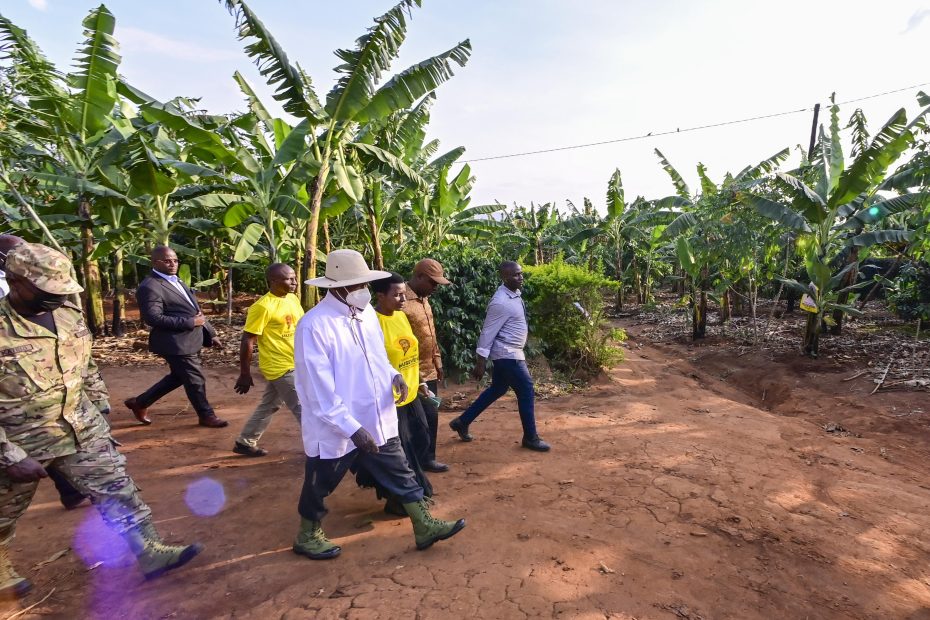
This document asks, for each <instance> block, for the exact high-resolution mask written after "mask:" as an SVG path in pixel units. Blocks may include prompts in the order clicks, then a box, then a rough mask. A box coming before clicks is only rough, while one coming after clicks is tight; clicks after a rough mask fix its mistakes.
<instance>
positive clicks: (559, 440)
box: [13, 337, 930, 620]
mask: <svg viewBox="0 0 930 620" xmlns="http://www.w3.org/2000/svg"><path fill="white" fill-rule="evenodd" d="M630 347H631V350H630V352H628V355H627V361H626V363H624V364H622V365H621V366H620V367H619V368H617V369H616V370H615V371H613V372H612V373H611V376H610V378H609V380H604V381H602V382H601V383H600V384H598V385H595V386H593V387H591V388H590V389H589V390H587V391H585V392H583V393H580V394H575V395H572V396H568V397H562V398H558V399H553V400H548V401H543V402H540V403H538V417H539V419H540V430H541V434H542V436H543V437H544V438H545V439H547V440H548V441H550V442H551V443H552V444H553V451H552V452H551V453H549V454H536V453H531V452H527V451H525V450H521V449H520V448H519V447H518V443H517V440H518V439H519V420H518V418H517V415H516V411H515V403H514V401H513V399H512V398H507V399H505V400H502V401H499V402H498V403H497V404H496V405H495V406H494V407H493V408H492V409H490V410H489V411H488V412H486V413H485V414H484V415H483V416H482V418H480V419H479V421H478V423H476V424H475V425H474V426H473V427H472V430H473V433H474V434H475V435H476V436H477V440H476V441H475V442H473V443H471V444H462V443H460V442H458V441H457V440H456V439H454V437H453V435H452V433H451V431H448V430H447V427H446V426H445V424H446V422H447V421H448V420H449V419H450V418H451V416H452V415H454V414H452V413H449V412H444V413H443V420H442V423H443V427H442V430H441V432H440V457H441V458H442V459H444V460H446V461H448V462H449V463H450V464H451V465H452V471H451V472H449V473H447V474H437V475H434V476H433V483H434V486H435V487H436V491H437V496H436V500H437V507H436V512H437V514H439V515H441V516H449V517H451V516H455V517H459V516H464V517H466V518H467V520H468V527H467V528H466V529H465V531H464V532H462V534H460V535H458V536H457V537H455V538H454V539H452V540H450V541H447V542H444V543H440V544H437V545H436V546H435V547H433V548H432V549H430V550H429V551H426V552H423V553H418V552H416V551H415V550H414V548H413V539H412V533H411V531H410V527H409V523H408V522H407V521H405V520H392V519H389V518H387V517H386V516H385V515H384V514H383V513H382V512H381V511H380V506H379V504H378V503H376V502H375V500H374V496H373V493H372V492H371V491H366V490H362V489H359V488H357V487H356V486H355V484H354V481H353V480H351V479H349V478H347V479H346V480H345V481H344V483H343V484H342V486H341V487H340V488H339V489H338V490H337V492H336V493H335V495H334V496H333V497H332V499H331V501H330V508H331V513H330V516H329V517H328V519H327V522H326V527H327V532H328V533H329V534H330V535H331V537H332V538H334V539H336V540H337V542H338V543H339V544H340V545H342V547H343V555H342V556H341V557H340V558H339V559H337V560H334V561H329V562H311V561H308V560H305V559H302V558H299V557H297V556H295V555H294V554H292V553H291V551H290V544H291V541H292V538H293V535H294V533H295V530H296V526H297V515H296V501H297V495H298V493H299V490H300V482H301V476H302V457H301V449H300V439H299V434H298V429H297V425H296V424H295V422H294V420H293V419H292V418H291V417H290V416H289V414H287V413H285V412H281V413H280V414H279V416H278V418H277V419H276V420H275V422H274V423H273V425H272V427H271V429H270V431H269V433H268V435H267V436H266V441H265V442H264V445H265V447H267V448H268V449H270V450H271V451H272V454H271V455H270V456H269V457H268V458H265V459H258V460H246V459H242V458H239V457H235V456H234V455H232V454H231V453H230V452H229V448H230V447H231V446H232V442H233V439H234V437H235V435H236V432H237V431H238V429H239V427H240V426H241V424H242V422H243V421H244V419H245V417H246V416H247V415H248V414H249V413H250V411H251V407H252V406H254V404H255V403H256V401H257V399H258V394H255V395H254V396H253V395H249V396H247V397H239V396H237V395H235V394H234V393H232V390H231V389H230V387H231V385H232V383H233V381H234V377H235V370H234V369H216V368H214V369H210V371H209V380H210V382H211V383H210V388H211V396H212V399H213V400H214V403H215V405H216V406H217V409H218V411H219V413H220V414H221V415H222V416H223V417H226V418H228V419H230V420H231V422H232V424H231V426H230V427H229V428H228V429H223V430H219V431H217V430H209V429H200V428H198V427H196V426H194V425H193V421H194V416H193V414H192V413H191V412H190V410H189V409H186V402H185V401H184V400H183V395H182V394H181V393H180V392H178V393H176V394H174V395H172V396H171V397H170V398H169V399H167V400H165V401H164V402H163V403H161V404H160V405H159V407H158V408H157V410H156V411H155V414H156V415H155V424H154V425H153V426H151V427H140V426H136V425H134V424H132V423H131V422H130V418H129V416H128V415H126V414H125V412H123V411H119V413H117V414H116V415H115V416H114V418H113V421H114V426H115V436H116V437H117V438H118V439H119V441H121V442H122V443H123V444H124V448H123V449H124V452H125V453H126V454H127V455H128V458H129V468H130V471H131V472H132V473H133V475H134V477H135V478H136V480H137V481H138V483H139V484H140V486H141V487H142V489H143V494H144V496H145V498H146V499H147V501H148V502H149V503H150V504H151V505H152V508H153V510H154V512H155V515H156V519H157V520H158V521H159V526H160V528H161V529H162V531H163V534H164V535H165V536H166V537H167V538H169V539H172V540H181V539H183V540H190V539H195V538H196V539H199V540H201V541H203V542H204V543H206V545H207V549H206V551H205V552H204V553H203V554H202V555H201V556H200V557H199V558H198V559H197V560H195V561H194V562H193V563H192V564H191V565H189V566H188V567H186V568H184V569H183V570H180V571H178V572H177V573H176V574H172V575H169V576H167V577H165V578H162V579H160V580H158V581H154V582H151V583H145V582H143V581H142V580H141V578H140V576H139V573H138V572H137V570H136V569H135V567H134V565H133V563H132V560H131V558H129V557H128V556H127V555H126V551H125V548H124V547H123V546H122V544H121V543H120V542H119V541H113V540H112V538H110V537H109V535H108V534H107V533H106V531H105V530H103V529H102V526H101V524H100V523H99V518H98V517H97V516H96V513H95V512H94V511H93V510H92V509H87V508H84V509H80V510H77V511H75V512H70V513H66V512H63V511H62V510H61V508H60V507H59V506H58V504H57V502H56V500H55V496H54V489H53V488H52V486H51V485H50V484H43V485H42V487H41V489H40V492H39V495H38V497H37V499H36V501H35V502H34V504H33V506H32V508H31V509H30V510H29V512H28V513H27V515H26V516H25V518H24V519H23V520H22V521H21V524H20V529H19V533H18V536H17V538H16V540H15V542H14V544H13V557H14V559H15V561H16V563H17V565H18V566H19V567H20V568H21V569H22V570H21V572H25V573H27V574H28V575H29V577H30V578H31V579H33V581H34V583H35V586H36V587H35V590H34V592H33V593H32V594H31V595H30V596H29V597H28V598H27V599H26V600H25V601H23V605H24V606H25V605H29V604H32V603H34V602H36V601H39V600H40V599H41V598H42V597H43V596H45V595H46V594H47V593H48V592H49V591H50V590H51V589H52V588H54V589H55V591H54V593H53V594H52V595H51V597H50V598H48V599H47V600H46V601H45V602H44V603H42V604H41V605H39V606H37V607H36V608H35V609H34V610H33V613H40V614H41V616H42V617H61V618H65V617H67V618H74V617H92V618H115V617H131V618H136V619H142V618H212V617H251V618H282V619H287V620H297V619H300V618H307V619H309V618H320V619H322V618H401V617H408V618H410V617H416V618H420V619H427V618H444V619H448V618H469V617H479V618H537V617H543V618H549V617H559V618H640V619H643V618H657V619H663V618H690V619H692V620H697V619H698V618H705V619H710V618H740V619H748V618H910V619H915V620H916V619H918V618H930V563H928V557H930V555H928V548H927V547H928V538H927V535H926V532H927V531H928V529H930V480H928V476H927V473H928V469H930V466H928V465H927V463H928V460H927V456H928V453H930V450H928V447H930V438H928V436H927V433H926V431H925V430H924V431H923V432H922V434H914V433H910V432H905V431H908V429H910V430H913V428H918V427H920V425H922V426H923V428H924V429H925V428H926V426H927V418H926V417H925V416H924V417H921V415H922V413H920V412H919V410H918V414H915V416H916V417H913V418H909V422H908V424H910V425H911V426H910V427H908V428H907V429H905V428H900V427H899V425H898V422H896V420H899V418H896V417H895V415H894V411H892V409H891V408H892V407H895V408H897V407H899V406H901V405H900V403H899V402H898V401H901V399H902V397H901V396H896V395H893V394H891V395H883V394H878V395H876V396H874V397H871V399H867V398H866V396H865V395H866V394H868V391H869V388H868V386H862V385H855V382H852V383H843V382H841V379H842V377H841V376H838V375H835V374H834V375H830V374H823V373H821V374H815V375H803V374H798V375H797V376H794V375H792V374H791V369H790V368H787V367H786V366H785V365H783V364H782V365H779V362H778V361H774V362H771V363H768V362H767V361H766V360H765V359H764V356H759V357H757V359H752V358H751V356H747V358H741V359H733V358H732V357H725V356H721V355H720V354H717V358H716V359H704V360H702V359H699V358H701V356H706V355H708V352H701V351H689V350H687V349H684V348H682V347H678V348H665V347H653V346H650V345H645V344H643V343H641V342H638V341H637V340H636V338H635V337H634V338H633V339H632V340H631V342H630ZM726 364H730V366H731V368H729V369H728V370H725V371H723V372H720V368H721V367H723V366H725V365H726ZM698 366H701V368H702V370H697V369H696V368H697V367H698ZM753 373H755V374H753ZM159 374H160V372H159V369H157V368H145V369H135V368H133V369H128V368H113V367H111V368H106V369H105V377H106V379H107V383H108V385H109V386H110V388H111V391H112V396H113V402H114V403H118V402H121V401H122V400H123V399H124V398H125V397H127V396H129V395H130V394H131V393H135V392H136V391H137V390H138V389H139V388H141V387H143V386H145V385H148V384H149V383H150V382H151V381H153V380H154V379H155V378H157V376H159ZM730 375H733V376H734V377H738V376H743V379H744V380H743V382H742V383H740V384H738V385H732V383H733V382H732V381H731V380H728V377H729V376H730ZM789 381H793V382H794V383H793V384H788V382H789ZM765 382H768V384H766V383H765ZM828 383H829V386H831V387H830V389H831V390H833V391H834V392H835V393H837V394H839V393H841V392H842V393H843V396H842V397H839V396H837V397H835V398H832V399H826V398H824V397H822V395H821V394H822V391H823V386H825V385H827V384H828ZM786 384H787V385H786ZM765 385H769V387H767V388H766V387H764V386H765ZM221 386H225V387H223V388H221ZM753 386H756V387H758V390H757V391H758V392H759V393H760V394H756V395H755V396H753V395H752V393H753ZM779 386H781V387H779ZM782 388H784V389H785V390H787V396H786V397H781V396H780V397H779V398H780V401H779V402H778V403H776V402H775V400H776V399H775V398H774V396H768V394H774V393H775V392H776V391H778V390H779V389H782ZM468 389H473V388H468ZM847 392H848V394H847ZM762 394H764V395H766V400H767V402H766V401H765V400H760V395H762ZM925 396H926V395H925V394H919V395H914V394H911V395H908V397H907V399H908V400H907V402H909V403H910V404H911V405H913V404H914V403H917V404H920V403H922V402H924V401H923V399H924V397H925ZM844 399H845V400H844ZM895 399H898V400H897V401H896V400H895ZM756 401H758V402H756ZM753 402H755V404H756V405H758V406H752V405H751V404H748V403H753ZM791 403H794V406H795V409H794V410H789V409H787V408H786V407H787V406H788V405H790V404H791ZM896 403H897V404H896ZM852 405H856V406H857V407H858V409H855V408H851V406H852ZM760 407H763V408H760ZM764 407H768V408H770V409H772V411H771V412H770V411H766V410H765V409H764ZM779 407H781V408H782V410H779ZM846 410H851V411H854V412H856V415H857V416H858V417H855V416H853V417H852V418H846V417H842V418H840V419H839V420H838V421H840V422H842V425H843V426H845V427H846V428H847V429H849V430H850V431H853V432H860V433H862V434H863V435H864V436H863V437H855V436H843V435H844V434H843V433H833V434H828V433H826V432H825V431H824V430H823V428H822V427H821V424H822V423H823V419H826V418H829V417H830V416H831V415H834V414H839V413H840V412H842V411H846ZM799 411H800V412H801V413H800V415H799ZM804 411H809V412H810V415H805V414H804V413H803V412H804ZM895 411H897V409H895ZM179 412H180V413H179ZM818 416H820V417H818ZM869 420H878V421H879V422H869ZM882 420H884V421H886V422H888V423H887V424H882V423H880V421H882ZM857 425H858V426H857ZM896 425H898V426H896ZM186 493H188V494H190V495H191V496H192V498H193V501H192V504H193V505H194V506H195V507H196V509H197V511H198V512H201V513H212V512H217V511H219V512H218V513H217V514H215V515H214V516H196V515H195V514H194V513H193V511H192V510H191V508H189V507H188V505H187V504H186V503H185V494H186ZM220 495H222V497H220ZM75 532H77V534H75ZM69 546H70V547H73V548H74V551H73V552H69V553H67V554H65V555H64V556H63V557H61V558H59V559H56V560H54V561H52V562H50V563H48V564H46V565H44V566H40V567H38V568H34V567H35V565H36V564H37V563H39V562H41V561H43V560H45V559H47V558H50V557H51V556H53V554H55V553H56V552H57V551H59V550H62V549H65V548H67V547H69ZM98 562H104V563H103V564H101V565H99V566H96V568H93V569H92V570H88V566H91V567H93V566H95V565H97V563H98ZM26 617H30V616H29V615H27V616H26ZM34 617H39V615H35V616H34Z"/></svg>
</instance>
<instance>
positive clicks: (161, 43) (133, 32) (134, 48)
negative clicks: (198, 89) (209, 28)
mask: <svg viewBox="0 0 930 620" xmlns="http://www.w3.org/2000/svg"><path fill="white" fill-rule="evenodd" d="M33 1H41V2H45V0H30V2H33ZM115 34H116V39H117V40H118V41H119V42H120V47H121V48H122V49H123V50H124V51H127V52H144V53H149V54H156V55H160V56H166V57H168V58H175V59H178V60H187V61H199V62H211V61H216V60H233V59H236V60H238V59H240V58H241V57H242V53H241V52H238V51H236V50H224V49H219V48H215V47H206V46H203V45H198V44H196V43H190V42H188V41H181V40H178V39H172V38H170V37H166V36H163V35H160V34H155V33H154V32H148V31H146V30H142V29H141V28H133V27H132V26H117V28H116V33H115Z"/></svg>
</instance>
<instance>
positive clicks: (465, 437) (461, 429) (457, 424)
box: [449, 418, 474, 441]
mask: <svg viewBox="0 0 930 620" xmlns="http://www.w3.org/2000/svg"><path fill="white" fill-rule="evenodd" d="M449 428H451V429H452V430H454V431H455V432H456V433H458V434H459V439H461V440H462V441H471V440H472V439H474V437H472V436H471V435H469V434H468V425H467V424H465V423H464V422H462V419H461V418H453V419H452V421H451V422H449Z"/></svg>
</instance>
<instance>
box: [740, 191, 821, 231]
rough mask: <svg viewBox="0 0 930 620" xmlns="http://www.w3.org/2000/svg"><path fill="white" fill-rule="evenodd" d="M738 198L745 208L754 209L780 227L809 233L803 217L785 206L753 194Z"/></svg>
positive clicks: (742, 195) (741, 195)
mask: <svg viewBox="0 0 930 620" xmlns="http://www.w3.org/2000/svg"><path fill="white" fill-rule="evenodd" d="M739 198H740V202H742V203H743V204H745V205H746V206H749V207H752V208H754V209H755V210H756V211H758V212H759V213H760V214H762V215H764V216H765V217H767V218H770V219H773V220H775V221H776V222H778V223H779V224H781V225H782V226H786V227H788V228H790V229H791V230H797V231H800V232H811V227H810V226H809V225H808V224H807V221H805V219H804V216H802V215H801V214H800V213H797V212H796V211H793V210H792V209H791V208H790V207H789V206H787V205H784V204H782V203H780V202H775V201H774V200H769V199H768V198H763V197H762V196H756V195H755V194H740V195H739Z"/></svg>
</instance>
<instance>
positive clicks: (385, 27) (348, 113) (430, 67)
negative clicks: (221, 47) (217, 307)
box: [221, 0, 471, 305]
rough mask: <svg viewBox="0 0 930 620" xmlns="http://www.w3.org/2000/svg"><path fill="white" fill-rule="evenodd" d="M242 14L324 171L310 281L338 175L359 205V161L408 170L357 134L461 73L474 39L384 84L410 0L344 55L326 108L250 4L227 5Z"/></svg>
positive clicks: (260, 60) (308, 294)
mask: <svg viewBox="0 0 930 620" xmlns="http://www.w3.org/2000/svg"><path fill="white" fill-rule="evenodd" d="M221 1H222V2H223V3H224V4H225V5H226V8H227V9H228V10H229V11H230V13H231V14H233V15H234V16H235V19H236V27H237V29H238V34H239V39H240V40H249V41H250V43H249V44H248V45H247V46H246V48H245V51H246V54H247V55H249V56H250V57H252V58H254V59H255V62H256V64H257V65H258V67H259V70H260V72H261V73H262V75H263V76H265V77H266V78H267V80H268V83H269V84H270V85H271V86H273V87H275V88H276V91H275V94H274V95H273V96H274V98H275V99H276V100H277V101H280V102H281V103H282V105H283V107H284V109H285V111H287V112H289V113H290V114H293V115H294V116H295V117H297V118H299V119H300V120H302V121H303V120H306V121H307V122H308V124H309V125H310V128H311V129H312V131H313V133H312V134H308V140H309V143H310V148H311V153H312V157H313V159H314V161H316V162H318V164H319V168H318V170H317V172H316V174H315V175H314V177H313V179H312V180H311V182H310V186H309V187H310V189H309V201H308V207H309V209H310V219H309V221H308V223H307V227H306V232H305V246H306V265H305V270H304V275H305V278H304V279H307V278H313V277H314V276H315V275H316V265H317V237H318V233H319V227H320V221H321V210H322V207H323V201H324V197H325V192H326V190H327V186H328V181H329V179H330V176H331V175H332V176H333V177H335V180H336V183H337V185H338V187H339V189H341V190H342V191H343V192H345V194H346V195H347V196H348V197H349V199H350V200H352V201H353V202H359V201H361V200H362V199H363V197H364V196H363V194H364V182H363V172H364V171H362V170H360V169H359V167H358V163H357V162H360V161H365V160H366V159H368V158H371V157H373V158H375V159H377V160H378V161H379V162H380V164H381V165H384V166H388V167H392V168H395V169H397V170H399V171H400V170H401V168H402V166H401V165H400V164H401V162H400V160H399V158H398V154H397V153H390V152H388V151H385V150H383V149H379V148H377V147H374V146H372V145H363V144H360V143H358V142H357V141H356V140H355V137H356V136H355V134H356V131H357V128H358V127H359V126H360V125H364V124H365V123H368V122H371V121H376V120H379V119H383V118H386V117H388V116H390V115H391V114H393V113H395V112H397V111H398V110H403V109H406V108H408V107H409V106H411V105H413V104H414V103H415V102H416V101H418V100H419V99H421V98H422V97H424V96H425V95H426V94H427V93H430V92H432V91H433V90H435V89H436V88H437V87H438V86H439V85H440V84H442V83H443V82H445V81H446V80H448V79H449V78H451V77H452V75H453V65H458V66H460V67H461V66H464V65H465V63H466V62H467V61H468V57H469V56H470V54H471V44H470V43H469V42H468V41H467V40H466V41H462V42H461V43H459V44H457V45H455V46H454V47H452V48H451V49H449V50H447V51H445V52H443V53H441V54H438V55H436V56H433V57H431V58H428V59H426V60H424V61H422V62H419V63H417V64H415V65H413V66H411V67H410V68H408V69H406V70H404V71H401V72H400V73H397V74H396V75H394V77H392V78H391V79H390V80H388V81H387V82H386V83H384V84H383V85H380V86H379V82H380V80H381V77H382V75H383V74H384V73H385V72H386V71H388V70H389V69H390V66H391V62H392V61H393V60H395V59H396V58H397V56H398V54H399V51H400V47H401V45H402V44H403V42H404V40H405V38H406V33H407V20H408V17H409V15H410V13H411V11H412V9H413V7H414V6H420V0H402V1H401V2H399V3H398V4H397V5H395V6H394V7H393V8H391V9H390V10H389V11H388V12H387V13H385V14H384V15H382V16H380V17H378V18H376V19H375V24H374V26H373V27H372V28H370V29H369V30H368V32H366V33H365V34H363V35H362V36H361V37H359V38H358V39H357V40H356V46H355V48H354V49H351V50H349V49H341V50H338V51H337V52H336V56H337V57H338V58H339V59H340V60H341V61H342V63H341V64H340V65H339V66H337V67H336V71H337V73H339V74H340V77H339V79H338V80H337V82H336V85H335V86H334V87H333V88H332V89H331V90H330V92H329V93H328V95H327V97H326V102H325V104H321V102H320V99H319V97H317V95H316V93H315V91H314V88H313V84H312V82H311V80H310V77H309V76H308V75H307V74H306V73H305V72H304V71H303V70H302V69H301V68H300V66H299V65H292V64H291V62H290V61H289V60H288V57H287V54H286V53H285V52H284V50H283V49H282V48H281V46H280V45H279V44H278V42H277V41H276V40H275V39H274V37H273V36H272V34H271V33H270V32H269V31H268V29H267V28H266V27H265V25H264V24H263V23H262V22H261V21H260V20H259V19H258V17H257V15H256V14H255V13H254V12H253V11H252V9H251V8H250V7H249V6H248V5H247V4H246V3H245V2H243V1H242V0H221ZM315 297H316V290H315V289H310V288H309V287H308V288H307V289H306V290H305V295H304V304H305V305H308V304H312V303H313V301H314V300H315Z"/></svg>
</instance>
